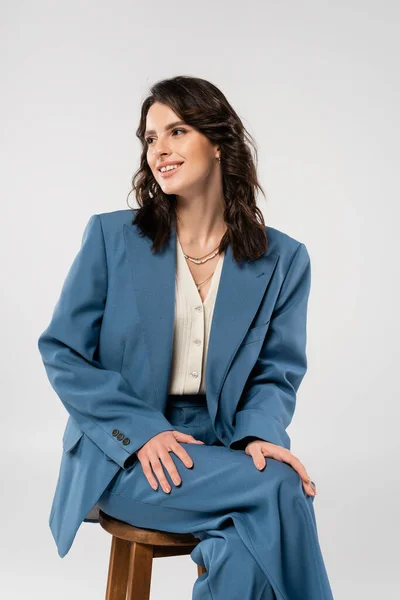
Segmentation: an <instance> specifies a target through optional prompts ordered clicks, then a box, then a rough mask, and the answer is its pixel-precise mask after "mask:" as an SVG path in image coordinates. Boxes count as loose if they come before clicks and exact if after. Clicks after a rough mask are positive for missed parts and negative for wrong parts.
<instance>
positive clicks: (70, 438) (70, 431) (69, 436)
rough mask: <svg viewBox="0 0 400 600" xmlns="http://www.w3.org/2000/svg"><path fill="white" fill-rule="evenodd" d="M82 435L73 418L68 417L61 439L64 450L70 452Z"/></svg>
mask: <svg viewBox="0 0 400 600" xmlns="http://www.w3.org/2000/svg"><path fill="white" fill-rule="evenodd" d="M82 436H83V431H82V430H81V429H79V427H78V425H77V424H76V422H75V421H74V420H73V418H72V417H69V419H68V423H67V426H66V428H65V431H64V435H63V440H62V443H63V449H64V452H71V450H73V449H74V448H75V446H76V445H77V443H78V442H79V440H80V439H81V437H82Z"/></svg>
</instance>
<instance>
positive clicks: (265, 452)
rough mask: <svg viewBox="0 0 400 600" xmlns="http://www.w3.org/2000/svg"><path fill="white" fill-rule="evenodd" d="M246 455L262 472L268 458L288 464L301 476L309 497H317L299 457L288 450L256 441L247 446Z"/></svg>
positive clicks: (262, 441) (269, 443)
mask: <svg viewBox="0 0 400 600" xmlns="http://www.w3.org/2000/svg"><path fill="white" fill-rule="evenodd" d="M245 453H246V454H247V455H248V456H251V457H252V458H253V461H254V464H255V465H256V467H257V469H259V470H260V471H261V469H263V468H264V467H265V465H266V464H267V463H266V460H265V458H267V457H270V458H274V459H275V460H280V461H281V462H285V463H288V464H289V465H291V466H292V467H293V469H295V471H297V473H298V474H299V475H300V477H301V479H302V481H303V487H304V490H305V492H306V493H307V494H308V495H309V496H316V495H317V490H316V488H315V485H314V484H313V483H312V482H311V479H310V477H309V476H308V474H307V471H306V469H305V467H304V465H303V464H302V463H301V462H300V460H299V459H298V458H297V456H295V455H294V454H292V453H291V452H290V450H287V448H283V447H282V446H277V445H276V444H272V443H271V442H265V441H264V440H257V439H255V440H253V441H251V442H249V443H248V444H247V446H246V448H245Z"/></svg>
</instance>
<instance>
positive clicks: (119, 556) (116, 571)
mask: <svg viewBox="0 0 400 600" xmlns="http://www.w3.org/2000/svg"><path fill="white" fill-rule="evenodd" d="M130 547H131V542H127V541H126V540H121V539H120V538H117V537H115V536H114V535H113V537H112V541H111V552H110V563H109V567H108V580H107V592H106V600H125V597H126V588H127V582H128V569H129V556H130Z"/></svg>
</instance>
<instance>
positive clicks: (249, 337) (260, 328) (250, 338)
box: [241, 319, 271, 346]
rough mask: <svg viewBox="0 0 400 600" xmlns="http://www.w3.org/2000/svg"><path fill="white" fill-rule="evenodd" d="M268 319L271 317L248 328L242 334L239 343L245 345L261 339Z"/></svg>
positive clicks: (265, 330) (267, 324)
mask: <svg viewBox="0 0 400 600" xmlns="http://www.w3.org/2000/svg"><path fill="white" fill-rule="evenodd" d="M270 320H271V319H269V320H268V321H267V322H266V323H262V325H255V326H254V327H250V329H249V330H248V331H247V333H246V335H245V336H244V339H243V342H242V343H241V345H242V346H247V344H251V343H252V342H257V341H258V340H261V339H263V338H264V337H265V335H266V333H267V331H268V327H269V323H270Z"/></svg>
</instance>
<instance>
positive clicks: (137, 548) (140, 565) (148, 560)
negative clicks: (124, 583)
mask: <svg viewBox="0 0 400 600" xmlns="http://www.w3.org/2000/svg"><path fill="white" fill-rule="evenodd" d="M152 568H153V546H151V545H150V544H139V543H138V542H132V544H131V553H130V557H129V576H128V593H127V596H126V600H150V585H151V571H152Z"/></svg>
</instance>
